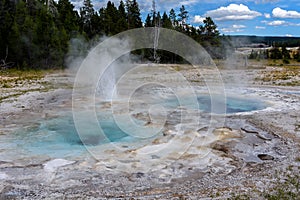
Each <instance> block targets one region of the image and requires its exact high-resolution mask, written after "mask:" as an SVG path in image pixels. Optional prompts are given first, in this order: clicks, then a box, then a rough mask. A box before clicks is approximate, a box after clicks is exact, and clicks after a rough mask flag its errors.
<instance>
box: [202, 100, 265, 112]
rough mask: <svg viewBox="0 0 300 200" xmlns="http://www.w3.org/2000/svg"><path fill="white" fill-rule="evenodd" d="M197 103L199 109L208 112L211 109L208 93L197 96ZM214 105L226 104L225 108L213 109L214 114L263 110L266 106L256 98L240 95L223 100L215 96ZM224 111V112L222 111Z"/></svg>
mask: <svg viewBox="0 0 300 200" xmlns="http://www.w3.org/2000/svg"><path fill="white" fill-rule="evenodd" d="M197 100H198V103H199V109H200V110H203V111H205V112H208V113H210V112H211V110H212V107H211V106H212V105H211V102H212V101H211V97H210V96H209V95H203V96H198V97H197ZM214 101H215V103H216V105H217V106H218V104H219V105H222V104H224V105H225V106H226V109H225V110H222V109H220V110H218V109H214V112H215V113H216V114H225V113H227V114H232V113H240V112H250V111H255V110H263V109H265V108H266V107H267V104H266V103H265V102H263V101H261V100H258V99H246V98H242V97H226V101H225V102H223V99H222V98H220V99H218V98H215V99H214ZM224 111H225V113H224Z"/></svg>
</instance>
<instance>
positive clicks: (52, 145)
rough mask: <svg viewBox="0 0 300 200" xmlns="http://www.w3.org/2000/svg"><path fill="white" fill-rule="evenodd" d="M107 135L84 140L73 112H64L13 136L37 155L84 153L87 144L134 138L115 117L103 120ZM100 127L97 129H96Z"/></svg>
mask: <svg viewBox="0 0 300 200" xmlns="http://www.w3.org/2000/svg"><path fill="white" fill-rule="evenodd" d="M100 125H101V127H102V130H103V131H104V133H105V135H106V137H107V138H106V139H105V140H103V138H102V137H101V134H100V133H99V134H92V135H90V136H88V137H85V138H84V139H83V140H82V138H80V137H79V135H78V134H77V131H76V128H75V125H74V121H73V118H72V115H69V116H61V117H57V118H54V119H50V120H44V121H40V122H39V123H36V125H35V126H33V127H30V128H27V129H20V130H18V131H17V132H16V134H15V136H14V137H13V138H11V140H13V141H8V142H13V143H14V144H16V146H17V148H19V149H22V150H23V151H25V152H27V153H30V154H34V155H44V154H45V155H49V156H51V157H66V156H74V155H79V154H81V153H82V152H83V151H84V150H85V147H84V145H83V144H85V145H88V146H95V145H99V144H103V143H107V142H118V141H121V140H123V139H124V140H125V139H126V140H130V139H128V137H130V136H129V135H127V134H126V133H124V132H123V131H122V130H121V129H119V128H118V126H117V125H116V124H115V123H114V121H113V120H109V121H102V122H101V123H100ZM96 131H98V130H95V132H96Z"/></svg>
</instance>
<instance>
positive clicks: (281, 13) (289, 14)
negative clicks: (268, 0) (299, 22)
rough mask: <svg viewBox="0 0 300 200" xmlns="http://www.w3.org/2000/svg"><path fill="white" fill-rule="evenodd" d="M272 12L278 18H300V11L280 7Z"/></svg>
mask: <svg viewBox="0 0 300 200" xmlns="http://www.w3.org/2000/svg"><path fill="white" fill-rule="evenodd" d="M272 14H273V17H277V18H300V12H297V11H288V10H283V9H281V8H279V7H277V8H274V9H273V11H272Z"/></svg>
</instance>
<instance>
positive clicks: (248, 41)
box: [228, 35, 300, 47]
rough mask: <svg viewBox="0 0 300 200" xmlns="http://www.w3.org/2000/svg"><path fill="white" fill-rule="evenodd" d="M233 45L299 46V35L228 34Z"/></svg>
mask: <svg viewBox="0 0 300 200" xmlns="http://www.w3.org/2000/svg"><path fill="white" fill-rule="evenodd" d="M228 37H229V38H230V39H231V41H232V42H233V45H234V46H235V47H247V46H253V45H257V46H258V45H262V46H264V45H266V46H274V45H275V46H283V45H285V46H287V47H300V37H275V36H245V35H234V36H228Z"/></svg>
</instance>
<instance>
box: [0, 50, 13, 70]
mask: <svg viewBox="0 0 300 200" xmlns="http://www.w3.org/2000/svg"><path fill="white" fill-rule="evenodd" d="M7 57H8V46H6V51H5V58H4V59H1V60H0V69H8V68H10V67H12V66H13V65H14V63H13V62H6V59H7Z"/></svg>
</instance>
